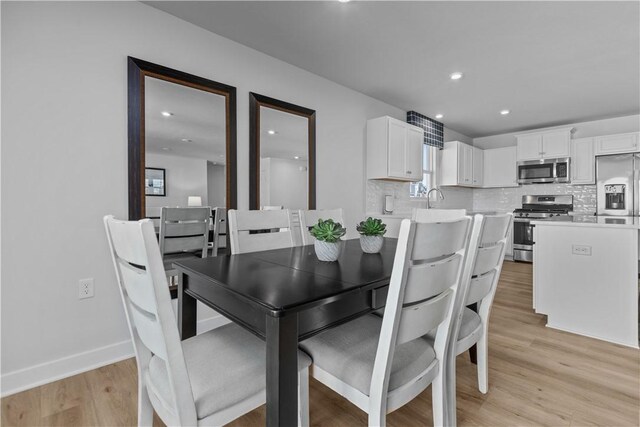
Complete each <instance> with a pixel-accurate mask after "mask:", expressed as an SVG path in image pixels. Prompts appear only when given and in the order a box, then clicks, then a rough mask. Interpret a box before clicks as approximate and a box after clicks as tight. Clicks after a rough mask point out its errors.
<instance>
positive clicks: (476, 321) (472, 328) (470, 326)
mask: <svg viewBox="0 0 640 427" xmlns="http://www.w3.org/2000/svg"><path fill="white" fill-rule="evenodd" d="M481 335H482V319H481V318H480V315H478V313H476V312H475V311H473V310H471V309H470V308H468V307H465V308H464V310H463V312H462V322H461V323H460V331H459V332H458V342H457V343H456V354H460V353H462V352H464V351H467V350H468V349H470V348H471V346H473V345H474V344H475V343H477V342H478V340H479V339H480V336H481Z"/></svg>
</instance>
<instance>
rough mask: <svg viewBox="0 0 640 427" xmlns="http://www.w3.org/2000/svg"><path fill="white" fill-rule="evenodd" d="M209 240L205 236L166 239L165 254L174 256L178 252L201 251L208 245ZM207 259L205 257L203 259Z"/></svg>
mask: <svg viewBox="0 0 640 427" xmlns="http://www.w3.org/2000/svg"><path fill="white" fill-rule="evenodd" d="M208 241H209V239H208V238H207V237H204V236H189V237H173V238H170V239H165V241H164V254H165V255H167V254H174V253H178V252H192V251H194V250H195V251H201V250H202V248H203V247H205V245H206V244H207V243H208ZM203 258H205V257H203Z"/></svg>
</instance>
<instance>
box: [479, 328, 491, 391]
mask: <svg viewBox="0 0 640 427" xmlns="http://www.w3.org/2000/svg"><path fill="white" fill-rule="evenodd" d="M482 328H483V331H482V336H481V337H480V339H479V340H478V343H477V347H478V389H479V390H480V392H481V393H483V394H486V393H487V391H489V356H488V348H489V342H488V335H489V334H487V326H486V325H482Z"/></svg>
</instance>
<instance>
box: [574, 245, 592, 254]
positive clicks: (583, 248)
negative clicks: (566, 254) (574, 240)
mask: <svg viewBox="0 0 640 427" xmlns="http://www.w3.org/2000/svg"><path fill="white" fill-rule="evenodd" d="M571 253H573V254H574V255H586V256H591V246H588V245H573V246H572V251H571Z"/></svg>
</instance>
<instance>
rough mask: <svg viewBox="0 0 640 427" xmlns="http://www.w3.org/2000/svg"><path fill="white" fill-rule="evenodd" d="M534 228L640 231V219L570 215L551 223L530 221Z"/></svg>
mask: <svg viewBox="0 0 640 427" xmlns="http://www.w3.org/2000/svg"><path fill="white" fill-rule="evenodd" d="M531 224H533V225H535V226H538V227H540V226H545V227H604V228H631V229H636V230H637V229H640V217H637V216H596V215H571V216H569V217H558V218H557V219H555V218H554V219H553V220H552V221H549V220H547V221H535V220H534V221H531Z"/></svg>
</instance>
